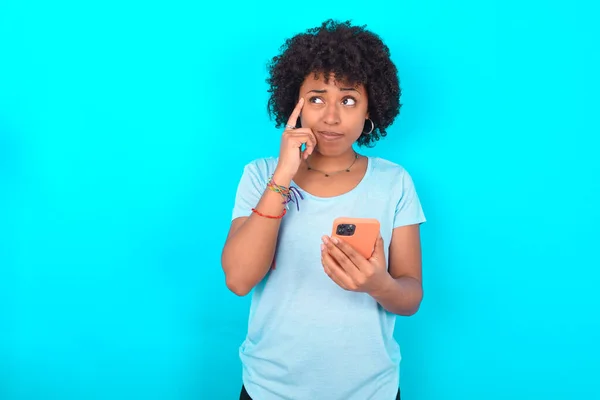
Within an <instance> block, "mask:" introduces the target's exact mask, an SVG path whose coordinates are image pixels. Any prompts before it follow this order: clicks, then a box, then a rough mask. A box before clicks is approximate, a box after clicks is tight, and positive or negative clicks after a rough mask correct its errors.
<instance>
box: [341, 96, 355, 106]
mask: <svg viewBox="0 0 600 400" xmlns="http://www.w3.org/2000/svg"><path fill="white" fill-rule="evenodd" d="M342 104H344V105H345V106H353V105H355V104H356V100H354V99H353V98H352V97H346V98H345V99H344V100H342Z"/></svg>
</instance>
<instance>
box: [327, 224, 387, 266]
mask: <svg viewBox="0 0 600 400" xmlns="http://www.w3.org/2000/svg"><path fill="white" fill-rule="evenodd" d="M379 230H380V226H379V221H378V220H376V219H372V218H346V217H340V218H336V219H335V220H334V221H333V231H332V234H331V237H337V238H338V239H340V240H343V241H345V242H346V243H348V244H350V245H351V246H352V247H353V248H354V250H356V251H357V252H358V253H360V254H361V255H362V256H363V257H364V258H366V259H369V258H371V255H373V249H374V248H375V241H376V240H377V237H378V236H379Z"/></svg>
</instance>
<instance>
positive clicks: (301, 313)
mask: <svg viewBox="0 0 600 400" xmlns="http://www.w3.org/2000/svg"><path fill="white" fill-rule="evenodd" d="M269 72H270V77H269V79H268V83H269V85H270V89H269V92H270V93H271V96H270V99H269V112H270V114H271V115H274V116H275V120H276V124H277V127H281V126H282V125H284V124H285V130H284V132H283V135H282V137H281V146H280V152H279V156H278V157H277V158H266V159H259V160H255V161H253V162H251V163H249V164H247V165H246V167H245V169H244V172H243V175H242V178H241V181H240V183H239V186H238V191H237V195H236V199H235V206H234V210H233V216H232V223H231V229H230V232H229V235H228V238H227V241H226V244H225V246H224V249H223V253H222V267H223V270H224V272H225V277H226V283H227V287H228V288H229V289H230V290H232V291H233V292H234V293H236V294H237V295H240V296H244V295H246V294H248V293H250V292H251V291H252V289H254V291H253V297H252V304H251V308H250V318H249V326H248V333H247V337H246V340H245V341H244V343H243V344H242V345H241V347H240V357H241V360H242V365H243V375H242V376H243V387H242V393H241V399H254V400H281V399H294V400H320V399H323V400H336V399H339V400H366V399H374V400H388V399H389V400H393V399H394V398H396V399H399V398H400V392H399V389H398V387H399V363H400V358H401V357H400V350H399V346H398V344H397V343H396V341H395V339H394V337H393V332H394V323H395V318H396V315H404V316H408V315H412V314H414V313H415V312H416V311H417V310H418V308H419V305H420V303H421V299H422V297H423V289H422V284H421V246H420V233H419V225H420V224H421V223H423V222H424V221H425V217H424V215H423V211H422V209H421V205H420V202H419V198H418V196H417V193H416V191H415V187H414V185H413V181H412V179H411V177H410V175H409V174H408V173H407V171H406V170H405V169H404V168H403V167H402V166H400V165H397V164H394V163H392V162H390V161H386V160H383V159H381V158H377V157H365V156H362V155H360V154H358V153H357V152H356V151H355V150H354V146H353V145H354V144H355V143H356V144H357V145H358V146H371V145H373V144H374V143H375V142H377V141H378V140H379V139H380V138H381V137H382V136H385V135H386V128H388V127H389V126H390V124H391V123H392V122H393V120H394V118H395V117H396V116H397V115H398V113H399V110H400V92H401V91H400V88H399V82H398V76H397V69H396V67H395V66H394V64H393V63H392V61H391V59H390V54H389V50H388V48H387V46H386V45H385V44H384V43H383V42H382V41H381V39H380V38H379V37H378V36H377V35H375V34H373V33H372V32H369V31H367V30H366V29H365V28H364V27H358V26H352V25H351V24H350V23H348V22H346V23H336V22H334V21H331V20H329V21H326V22H325V23H323V24H322V26H320V27H318V28H314V29H310V30H308V31H307V32H305V33H302V34H299V35H297V36H294V37H293V38H291V39H289V40H288V41H287V42H286V43H285V45H284V46H283V47H282V49H281V54H280V55H278V56H276V57H274V58H273V60H272V62H271V63H270V66H269ZM337 217H352V218H374V219H377V220H378V221H379V222H380V229H381V231H380V236H379V237H378V239H377V242H376V244H375V247H374V251H373V253H372V255H371V256H370V257H369V258H365V257H364V256H361V255H360V254H359V253H358V252H357V251H356V249H354V248H352V246H350V245H349V244H348V243H346V242H345V241H343V240H339V239H335V238H332V237H331V236H330V234H331V231H332V226H333V220H334V219H335V218H337Z"/></svg>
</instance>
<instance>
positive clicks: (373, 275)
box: [321, 235, 391, 294]
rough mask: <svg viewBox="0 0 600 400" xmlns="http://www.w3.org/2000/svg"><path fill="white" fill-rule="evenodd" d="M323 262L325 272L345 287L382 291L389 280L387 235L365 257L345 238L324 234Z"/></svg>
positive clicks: (360, 290)
mask: <svg viewBox="0 0 600 400" xmlns="http://www.w3.org/2000/svg"><path fill="white" fill-rule="evenodd" d="M322 240H323V244H322V245H321V264H323V269H324V270H325V273H326V274H327V275H328V276H329V277H330V278H331V279H332V280H333V281H334V282H335V283H337V284H338V285H339V286H340V287H341V288H343V289H346V290H350V291H354V292H365V293H369V294H373V293H376V292H379V291H380V290H382V289H383V288H384V286H385V285H386V283H388V282H389V280H390V278H391V275H390V274H389V273H388V271H387V263H386V260H385V252H384V249H383V238H382V237H381V235H379V237H378V238H377V241H376V242H375V249H374V250H373V255H371V257H370V258H369V259H366V258H364V257H363V256H362V255H361V254H359V253H358V252H357V251H356V250H354V248H352V246H350V245H349V244H348V243H346V242H344V241H343V240H340V239H337V238H335V237H334V238H331V237H329V236H323V237H322Z"/></svg>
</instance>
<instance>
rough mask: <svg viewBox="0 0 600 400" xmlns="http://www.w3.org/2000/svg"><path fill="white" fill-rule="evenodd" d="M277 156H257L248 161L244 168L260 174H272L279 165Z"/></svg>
mask: <svg viewBox="0 0 600 400" xmlns="http://www.w3.org/2000/svg"><path fill="white" fill-rule="evenodd" d="M277 161H278V158H277V157H261V158H255V159H253V160H251V161H249V162H247V163H246V165H245V166H244V169H245V170H246V171H247V172H252V173H254V174H257V175H260V176H263V177H264V176H267V177H268V176H271V175H272V174H273V173H274V172H275V168H276V167H277Z"/></svg>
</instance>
